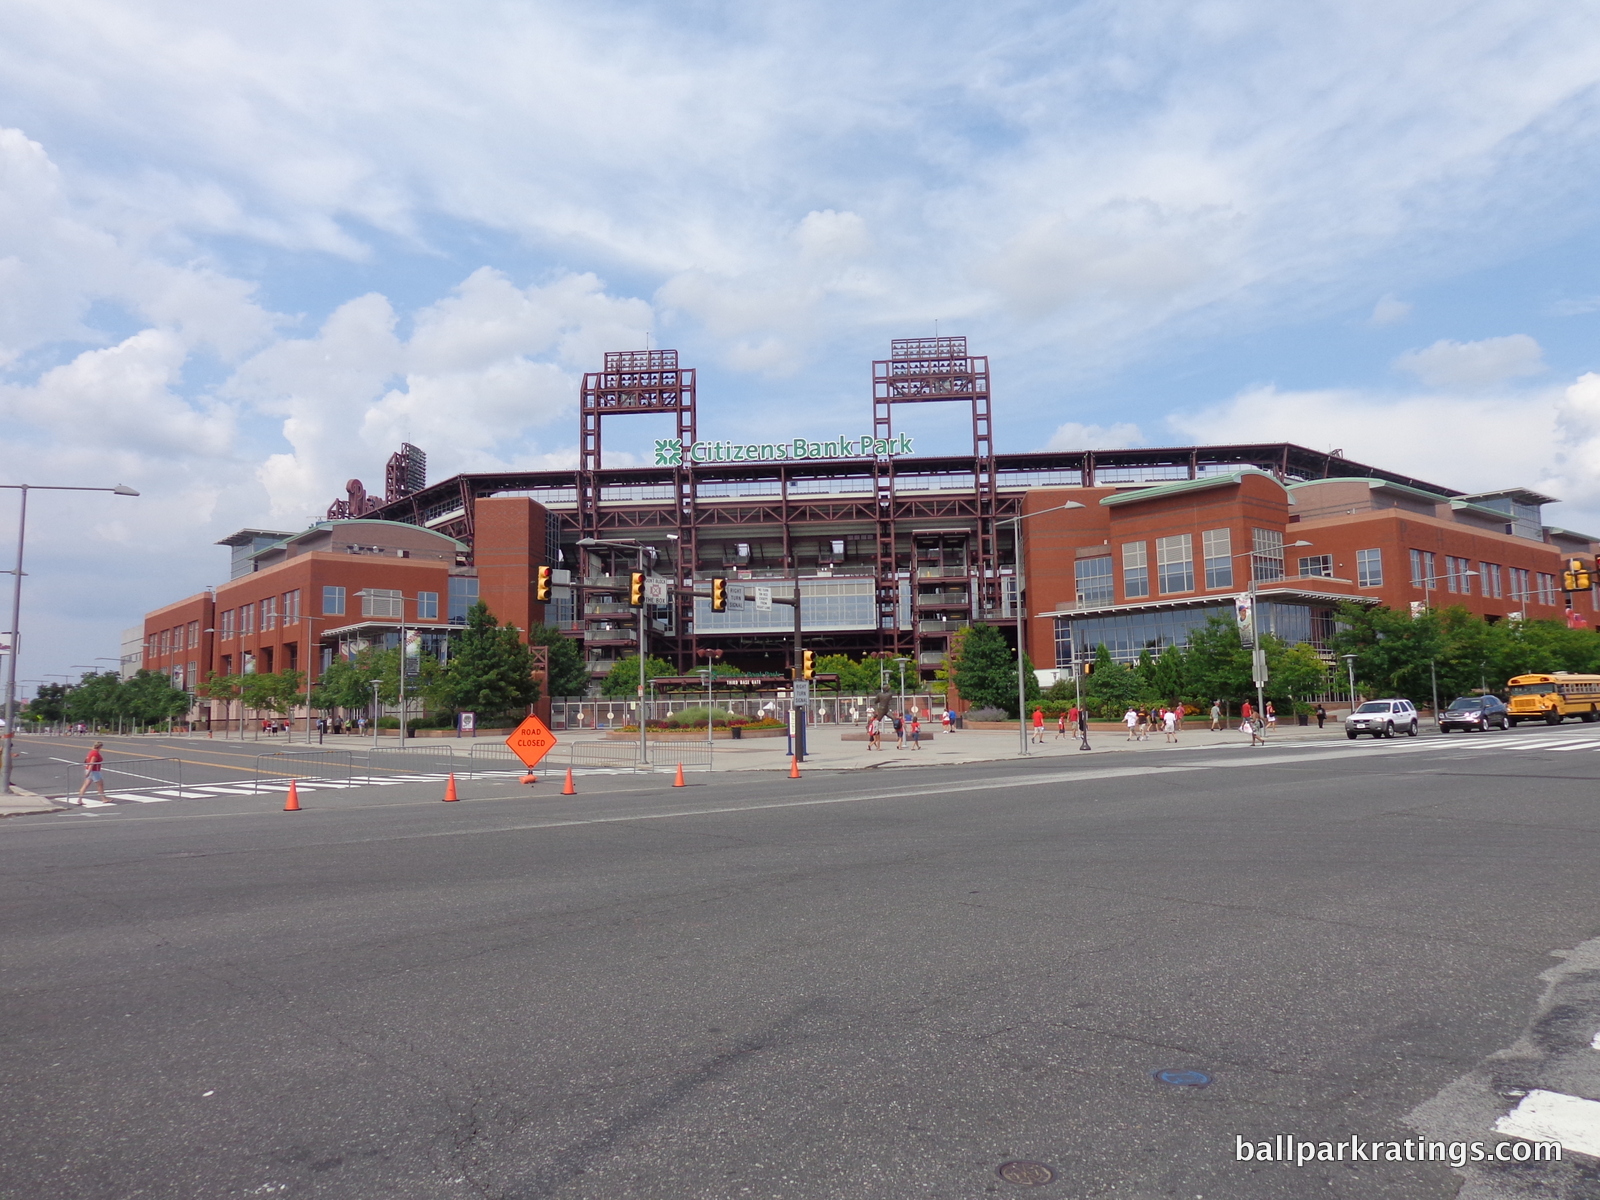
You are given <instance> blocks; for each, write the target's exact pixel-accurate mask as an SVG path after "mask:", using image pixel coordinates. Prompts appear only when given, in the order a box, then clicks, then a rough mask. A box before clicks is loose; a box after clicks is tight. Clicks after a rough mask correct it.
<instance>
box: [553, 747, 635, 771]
mask: <svg viewBox="0 0 1600 1200" xmlns="http://www.w3.org/2000/svg"><path fill="white" fill-rule="evenodd" d="M567 765H568V766H570V767H574V768H576V767H588V768H590V769H591V770H595V769H598V770H610V771H632V770H634V769H635V768H637V767H638V765H639V747H638V745H637V744H635V743H633V742H571V743H569V744H568V748H567Z"/></svg>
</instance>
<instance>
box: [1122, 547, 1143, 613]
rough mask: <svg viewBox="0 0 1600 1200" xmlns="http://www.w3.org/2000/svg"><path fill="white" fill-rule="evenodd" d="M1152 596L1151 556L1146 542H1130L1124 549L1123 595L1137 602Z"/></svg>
mask: <svg viewBox="0 0 1600 1200" xmlns="http://www.w3.org/2000/svg"><path fill="white" fill-rule="evenodd" d="M1149 594H1150V555H1149V552H1148V551H1147V550H1146V549H1145V543H1144V542H1128V543H1127V544H1125V545H1124V546H1123V547H1122V595H1123V597H1124V598H1126V599H1128V600H1137V599H1139V598H1140V597H1142V596H1148V595H1149Z"/></svg>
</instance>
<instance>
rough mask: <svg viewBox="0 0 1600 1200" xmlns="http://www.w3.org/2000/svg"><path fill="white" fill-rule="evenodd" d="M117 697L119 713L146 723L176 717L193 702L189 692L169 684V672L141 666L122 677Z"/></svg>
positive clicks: (172, 719)
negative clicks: (127, 675) (124, 677)
mask: <svg viewBox="0 0 1600 1200" xmlns="http://www.w3.org/2000/svg"><path fill="white" fill-rule="evenodd" d="M117 699H118V708H119V710H120V715H122V716H125V717H129V718H131V719H132V720H134V721H138V722H140V723H141V724H145V725H155V724H159V723H160V722H162V721H175V720H177V719H178V718H179V717H181V716H183V715H184V714H185V713H187V712H188V711H189V709H190V708H191V707H192V706H193V703H194V701H193V699H192V698H191V697H190V695H189V693H188V692H186V691H184V690H183V689H182V688H179V687H174V686H173V685H172V680H171V678H170V677H169V676H167V675H165V674H164V673H162V672H160V671H150V670H145V669H143V668H141V669H140V670H138V671H135V672H134V674H133V676H132V677H131V678H129V679H127V680H124V681H123V684H122V687H121V688H120V689H119V694H118V698H117Z"/></svg>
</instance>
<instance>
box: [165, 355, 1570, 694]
mask: <svg viewBox="0 0 1600 1200" xmlns="http://www.w3.org/2000/svg"><path fill="white" fill-rule="evenodd" d="M864 382H865V380H864ZM870 387H871V411H870V419H867V418H868V416H869V414H867V413H865V412H864V413H863V414H862V417H863V419H862V420H861V421H859V422H858V423H851V425H850V427H846V428H840V429H837V430H835V431H833V434H832V435H831V436H829V437H827V438H825V439H823V440H819V441H810V440H807V439H805V438H802V437H796V436H795V431H794V430H793V429H786V428H784V427H783V425H782V424H781V414H774V415H773V416H772V417H771V418H766V417H764V419H768V420H769V423H771V424H772V425H773V426H774V427H773V428H771V429H770V430H764V431H763V432H762V434H761V435H760V436H761V438H762V440H760V441H754V442H746V441H738V442H735V441H731V440H725V439H711V440H707V439H704V438H702V437H701V435H700V432H699V430H698V427H697V424H696V422H697V420H698V418H697V416H696V408H695V405H696V379H695V372H694V370H693V369H692V368H687V367H681V366H680V365H679V363H678V355H677V352H676V351H673V350H647V351H618V352H613V353H608V354H606V355H605V357H604V361H603V369H602V370H599V371H594V372H590V373H588V374H586V375H585V376H584V380H583V385H582V387H581V389H580V394H579V397H578V401H579V404H578V414H579V428H578V430H577V433H578V440H579V458H578V462H577V464H576V465H575V466H573V467H570V468H563V469H558V470H537V471H523V470H509V471H498V472H487V473H475V474H467V475H457V476H454V477H452V478H449V479H446V480H442V481H439V482H436V483H431V484H430V483H428V482H427V471H426V456H425V455H424V454H423V453H422V451H421V450H420V449H418V448H417V447H415V446H411V445H409V444H407V445H405V446H403V447H402V448H401V450H400V451H399V452H397V453H396V454H395V455H393V456H391V458H390V460H389V463H388V466H387V468H386V471H385V486H384V493H383V499H382V501H379V500H378V499H377V497H376V496H375V495H369V494H368V493H367V491H366V488H365V485H364V484H362V483H361V481H360V480H354V479H353V480H350V481H349V482H348V483H347V484H346V485H345V495H344V497H343V498H341V499H336V500H335V501H334V502H333V504H332V505H331V506H330V509H329V517H330V519H329V520H326V521H323V522H319V523H318V524H316V525H314V526H312V527H311V528H310V529H307V530H304V531H302V532H300V533H294V534H288V533H282V532H279V531H275V530H269V529H243V530H240V531H239V532H238V533H236V534H234V535H232V536H230V537H228V538H224V539H223V540H222V543H221V544H223V545H227V546H229V547H231V548H232V551H233V557H232V562H231V570H230V578H229V580H228V582H227V583H224V584H219V585H218V586H217V588H216V590H215V592H214V593H206V594H203V595H198V596H194V597H190V598H189V599H188V600H185V601H180V602H178V603H177V604H175V605H172V606H169V607H168V608H166V609H162V610H159V611H158V612H157V613H153V614H151V616H150V618H149V619H148V620H147V622H146V627H145V654H144V659H145V663H146V665H150V666H154V667H156V668H157V669H160V670H165V671H168V672H169V673H171V674H172V675H173V677H174V678H175V679H179V680H181V681H182V682H183V684H184V686H193V684H194V683H195V682H197V681H199V680H201V679H203V678H204V677H205V676H206V675H207V673H209V672H211V671H215V672H218V673H222V674H245V673H249V672H251V671H277V670H282V669H284V668H288V667H293V668H300V667H302V666H309V667H310V669H311V670H312V672H313V673H314V674H315V673H319V672H320V671H321V670H322V668H323V665H324V664H325V663H326V662H327V661H328V660H329V659H330V658H331V656H332V655H334V654H338V653H353V652H355V651H358V650H359V649H360V648H361V647H363V646H369V645H393V644H395V642H396V641H397V639H398V636H399V628H400V621H401V619H402V617H403V618H404V619H405V621H406V623H407V624H408V625H410V626H414V627H416V628H419V629H421V630H423V631H424V632H423V635H422V636H423V638H424V639H425V641H426V643H427V644H428V645H429V646H434V647H442V646H443V645H444V639H445V638H446V636H447V631H448V629H449V627H450V626H451V624H452V623H453V622H459V621H460V620H463V619H464V614H465V612H466V610H467V608H469V607H470V606H471V604H472V602H473V601H475V600H478V599H481V600H482V601H483V602H484V603H485V604H486V605H487V606H488V608H489V610H490V611H491V612H492V613H493V614H494V615H495V616H496V617H497V618H498V619H500V620H501V621H508V622H510V623H512V624H514V625H516V626H517V627H518V628H519V629H524V630H526V629H528V628H529V627H530V626H532V625H535V624H541V623H549V624H554V625H557V626H559V627H560V628H561V629H563V630H564V631H566V632H567V633H569V634H570V635H571V636H573V637H574V638H575V639H577V640H578V641H579V642H580V643H581V645H582V647H583V653H584V658H585V661H586V662H587V664H588V670H589V674H590V676H591V678H592V679H595V680H598V679H599V678H600V677H601V676H603V675H605V674H606V673H607V672H608V671H610V670H611V668H612V666H613V665H614V664H615V663H616V662H617V660H618V659H620V658H623V657H626V656H628V655H631V654H634V653H636V652H637V651H638V649H639V646H640V636H641V628H640V626H641V621H640V615H641V614H640V610H639V609H636V608H634V607H632V606H631V604H630V597H629V594H628V593H629V590H630V582H631V581H630V578H629V577H630V575H631V574H632V573H633V572H635V571H638V570H641V569H642V570H643V572H644V573H645V574H646V575H647V576H648V577H649V580H650V586H649V588H648V589H647V594H648V595H649V597H650V598H649V599H647V600H646V603H645V606H644V612H643V616H644V621H643V627H644V628H643V635H644V637H645V639H646V641H647V642H648V646H647V649H648V650H649V652H650V653H651V654H652V655H655V656H658V657H661V658H664V659H667V660H668V661H670V662H673V663H674V664H675V665H676V667H677V668H678V669H679V670H680V671H682V672H685V673H687V672H688V671H690V670H693V669H694V668H695V666H696V665H698V664H702V663H703V662H704V661H705V655H706V654H707V652H712V653H720V654H722V655H723V658H722V661H723V662H724V663H726V664H728V665H732V666H737V667H739V668H741V669H743V670H746V671H749V672H752V673H754V672H766V673H777V672H783V671H785V670H786V669H787V668H789V667H790V666H791V665H792V661H793V654H794V649H795V647H794V642H795V639H794V632H793V620H792V610H790V609H788V608H786V607H783V606H770V605H766V604H765V603H764V601H765V599H766V597H763V596H762V593H763V592H765V591H768V590H770V592H771V594H772V596H774V597H784V596H788V595H792V594H794V590H795V589H796V588H798V589H799V593H800V597H801V601H802V603H801V613H800V619H801V637H802V640H803V642H804V645H805V648H806V649H810V650H814V651H816V652H818V653H823V654H829V653H843V654H850V655H854V656H860V655H865V654H878V655H883V656H885V657H888V658H891V659H894V658H901V659H904V660H906V663H907V665H908V675H911V676H913V677H914V678H915V680H916V681H917V683H919V684H925V683H926V682H927V681H929V680H930V679H931V678H932V677H933V676H934V674H935V673H936V672H937V671H938V670H939V669H940V667H941V666H943V665H944V663H945V661H946V660H947V657H948V654H949V650H950V645H951V639H952V638H953V637H954V636H955V635H957V634H958V633H959V632H960V631H961V630H962V629H964V628H966V627H967V626H968V625H970V624H971V623H972V622H974V621H986V622H990V623H992V624H995V625H998V626H1001V627H1002V628H1004V629H1006V630H1007V631H1008V633H1010V632H1011V631H1013V630H1014V629H1015V627H1016V622H1017V598H1018V580H1019V573H1018V566H1019V558H1020V559H1021V566H1022V567H1023V568H1024V570H1023V572H1022V574H1021V576H1020V577H1021V578H1022V579H1023V580H1024V582H1025V585H1026V588H1025V595H1024V599H1025V601H1026V606H1027V611H1028V612H1029V614H1030V615H1029V618H1028V647H1029V651H1030V654H1031V655H1032V657H1033V659H1034V661H1035V662H1036V663H1037V664H1039V665H1040V666H1041V667H1047V668H1051V669H1056V670H1070V669H1071V668H1072V666H1073V664H1074V662H1075V661H1081V659H1082V657H1083V656H1084V655H1085V654H1087V653H1089V652H1091V651H1092V649H1093V648H1094V647H1096V646H1098V645H1100V644H1101V643H1104V644H1105V645H1106V646H1107V647H1108V648H1110V649H1111V651H1112V653H1113V654H1114V655H1116V656H1117V657H1119V658H1122V659H1125V660H1127V659H1133V658H1137V656H1138V654H1139V652H1140V650H1142V649H1147V648H1148V649H1151V650H1152V651H1159V650H1160V649H1162V648H1164V647H1166V646H1168V645H1175V644H1181V643H1182V642H1183V640H1184V639H1185V638H1186V637H1187V635H1188V632H1189V631H1190V630H1192V629H1194V628H1195V627H1196V626H1197V625H1200V624H1203V623H1204V622H1205V620H1206V618H1207V617H1208V616H1210V615H1212V614H1215V613H1219V612H1227V611H1229V610H1230V609H1231V606H1232V604H1233V596H1234V595H1235V594H1237V593H1238V592H1241V591H1243V590H1245V588H1246V587H1247V585H1248V583H1249V581H1250V579H1251V578H1252V577H1254V579H1255V580H1256V583H1257V587H1258V590H1259V592H1260V597H1259V599H1260V602H1261V608H1260V612H1261V616H1262V623H1263V624H1264V625H1265V626H1266V627H1267V628H1268V629H1270V630H1273V631H1275V632H1277V633H1278V634H1280V635H1281V636H1283V637H1286V638H1288V639H1290V640H1292V641H1305V642H1309V643H1310V644H1312V645H1313V646H1317V647H1319V648H1323V647H1325V646H1326V642H1327V637H1328V635H1329V633H1330V632H1331V630H1332V621H1333V617H1332V613H1333V609H1334V607H1335V606H1336V605H1337V604H1338V603H1339V602H1340V601H1341V600H1355V601H1357V602H1362V603H1371V604H1377V603H1382V604H1390V605H1394V606H1396V607H1399V608H1401V609H1405V608H1406V607H1407V606H1408V605H1409V604H1411V603H1413V602H1417V603H1422V604H1428V603H1432V604H1435V605H1438V604H1441V603H1445V602H1460V603H1463V604H1466V605H1467V606H1468V607H1469V608H1471V609H1472V610H1473V611H1475V612H1480V613H1482V614H1483V615H1484V616H1486V617H1488V618H1490V619H1500V618H1502V617H1505V616H1508V615H1510V614H1511V613H1513V612H1525V613H1526V614H1528V615H1529V616H1531V617H1543V616H1552V617H1559V616H1561V615H1562V613H1563V609H1564V603H1565V598H1564V597H1563V596H1562V595H1561V594H1560V592H1559V590H1558V589H1556V587H1555V584H1556V583H1559V580H1560V574H1561V564H1562V560H1563V559H1564V558H1566V557H1577V558H1580V559H1582V560H1583V561H1584V562H1585V565H1590V566H1592V565H1593V560H1594V551H1595V545H1594V542H1593V541H1592V539H1590V538H1588V537H1586V536H1584V535H1581V534H1574V533H1570V532H1567V531H1564V530H1560V529H1554V528H1550V527H1547V526H1545V525H1544V524H1543V523H1542V520H1541V516H1540V510H1541V506H1542V505H1544V504H1547V503H1549V502H1550V498H1549V497H1544V496H1540V495H1538V494H1536V493H1533V492H1528V491H1525V490H1519V489H1514V488H1513V489H1506V490H1502V491H1496V492H1488V493H1482V494H1479V495H1472V496H1469V495H1465V494H1463V493H1461V492H1457V491H1453V490H1451V489H1449V488H1444V487H1440V486H1438V485H1435V484H1431V483H1428V482H1426V481H1424V480H1418V479H1414V478H1412V477H1410V476H1408V475H1405V474H1402V473H1397V472H1394V471H1390V470H1388V469H1386V468H1383V467H1380V466H1374V465H1369V464H1364V463H1359V462H1354V461H1351V460H1349V459H1346V458H1344V457H1343V456H1342V455H1341V454H1339V453H1337V452H1334V453H1324V452H1321V451H1316V450H1311V449H1308V448H1306V447H1303V446H1296V445H1292V444H1289V443H1282V442H1277V443H1266V444H1261V443H1246V444H1238V445H1213V446H1183V447H1163V448H1131V449H1121V450H1060V451H1042V452H1038V453H1027V454H999V453H997V452H996V451H995V449H994V430H993V413H992V409H991V396H990V376H989V366H988V360H987V358H985V357H983V356H981V355H972V354H969V353H968V350H967V344H966V339H965V338H960V337H942V338H911V339H899V340H896V341H894V342H892V343H891V345H890V352H889V356H888V357H887V358H885V359H882V360H879V361H877V362H874V363H873V364H872V372H871V380H870ZM929 403H946V404H949V403H953V404H955V405H956V406H957V407H958V409H960V410H962V411H961V416H962V417H963V418H970V428H971V435H972V440H971V445H970V448H968V447H967V446H966V444H965V440H964V437H963V444H962V445H961V447H960V448H959V449H956V450H953V451H952V452H950V453H947V454H941V455H917V454H915V453H913V446H912V442H913V439H912V438H911V436H910V435H908V434H907V433H905V432H904V430H903V428H901V429H897V428H896V425H897V424H900V425H903V424H904V422H905V419H906V412H907V410H906V407H905V406H907V405H917V404H929ZM863 407H865V405H864V406H863ZM641 415H642V416H648V417H650V418H652V420H653V421H654V422H655V423H656V427H657V429H658V432H662V433H665V432H668V431H669V430H670V431H671V432H673V433H674V434H675V436H672V437H661V438H658V439H657V440H656V441H655V446H654V454H653V461H652V462H650V463H648V464H635V465H626V466H618V467H608V466H605V465H604V464H603V463H602V461H601V433H602V426H603V424H605V422H606V420H607V419H608V418H609V419H611V420H612V421H613V422H614V420H615V418H618V417H627V416H641ZM1069 501H1071V502H1073V503H1075V504H1077V505H1081V507H1077V508H1072V509H1068V510H1066V511H1063V512H1047V511H1045V510H1048V509H1052V508H1056V507H1058V506H1060V505H1062V504H1065V503H1067V502H1069ZM1029 514H1039V515H1037V516H1031V515H1029ZM1018 517H1022V518H1023V519H1022V520H1021V522H1020V525H1019V524H1018V522H1017V520H1016V519H1017V518H1018ZM1019 528H1020V532H1021V536H1020V538H1019V536H1018V531H1019ZM1299 541H1304V542H1307V543H1309V544H1308V545H1306V546H1296V545H1294V543H1295V542H1299ZM546 566H547V567H550V568H551V569H552V578H551V582H552V584H553V587H552V593H551V595H550V598H549V601H548V602H547V603H546V602H540V601H539V600H538V598H537V597H536V595H535V579H536V577H537V575H538V570H539V568H540V567H546ZM713 578H722V579H724V580H725V581H726V582H727V584H728V593H729V604H728V607H727V610H726V611H724V612H713V611H711V607H710V600H709V597H708V593H709V591H710V582H711V580H712V579H713ZM1553 581H1554V582H1553ZM358 594H359V599H358ZM1594 614H1595V603H1594V597H1593V596H1583V597H1575V598H1574V612H1573V616H1572V619H1573V620H1575V621H1577V620H1584V621H1590V622H1591V623H1592V621H1593V617H1594ZM307 647H311V648H312V649H311V650H308V649H307ZM1052 664H1053V665H1052Z"/></svg>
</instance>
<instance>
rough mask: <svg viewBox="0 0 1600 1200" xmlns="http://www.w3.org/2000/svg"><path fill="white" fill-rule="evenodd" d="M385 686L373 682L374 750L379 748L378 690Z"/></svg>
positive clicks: (378, 682) (376, 681) (377, 681)
mask: <svg viewBox="0 0 1600 1200" xmlns="http://www.w3.org/2000/svg"><path fill="white" fill-rule="evenodd" d="M382 686H383V684H382V683H381V682H380V681H379V680H376V679H374V680H373V681H372V748H373V749H374V750H376V749H377V748H378V689H379V688H381V687H382Z"/></svg>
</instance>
